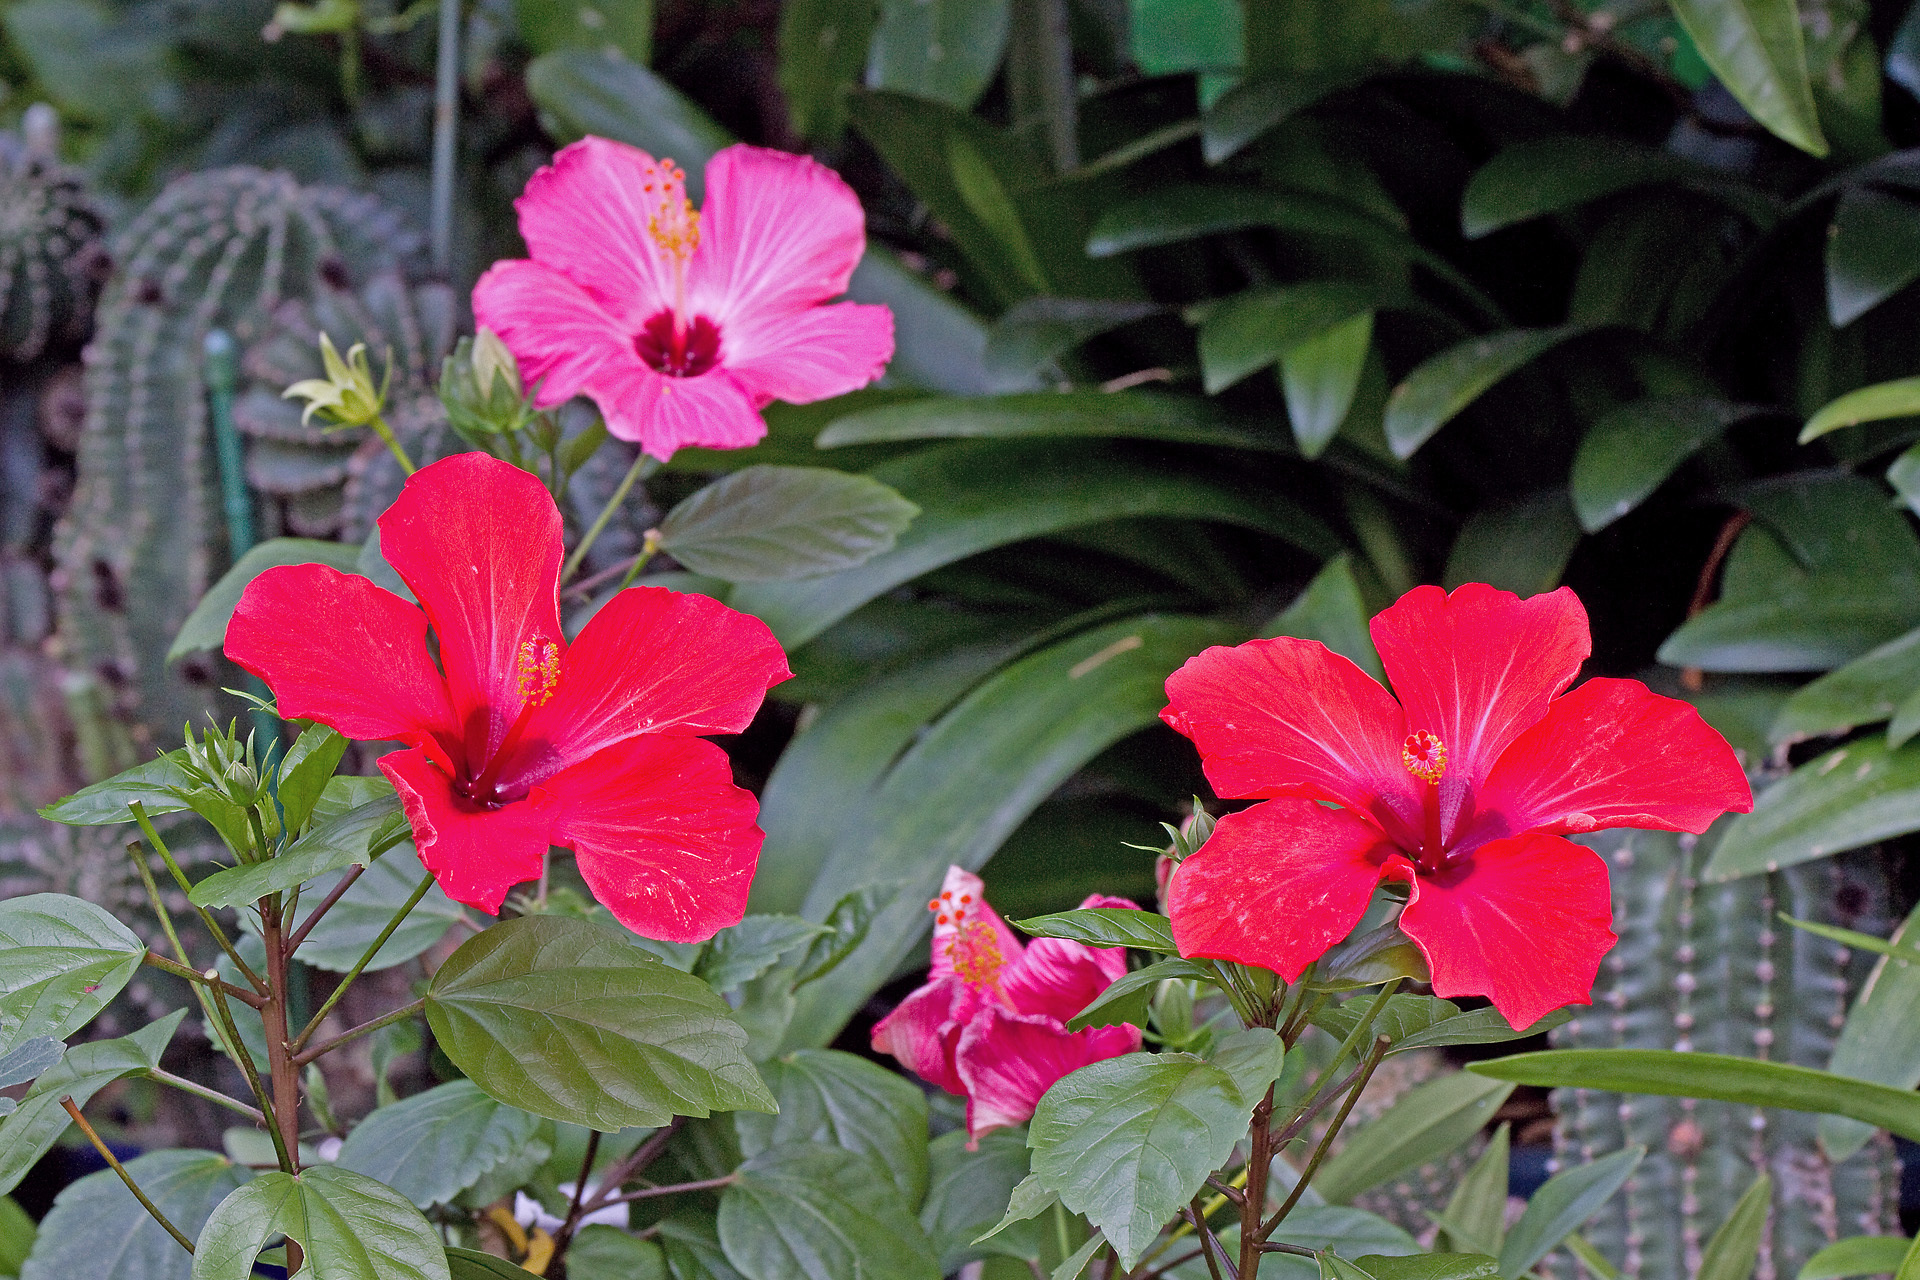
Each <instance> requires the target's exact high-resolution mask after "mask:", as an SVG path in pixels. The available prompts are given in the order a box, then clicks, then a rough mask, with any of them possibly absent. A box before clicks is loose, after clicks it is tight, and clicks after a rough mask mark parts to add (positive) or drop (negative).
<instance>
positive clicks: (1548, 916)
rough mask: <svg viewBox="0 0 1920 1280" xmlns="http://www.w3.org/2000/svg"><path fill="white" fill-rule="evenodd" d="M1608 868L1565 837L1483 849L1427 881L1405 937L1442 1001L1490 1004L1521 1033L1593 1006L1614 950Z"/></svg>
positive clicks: (1405, 920)
mask: <svg viewBox="0 0 1920 1280" xmlns="http://www.w3.org/2000/svg"><path fill="white" fill-rule="evenodd" d="M1612 924H1613V908H1612V900H1611V897H1610V895H1609V892H1608V888H1607V864H1606V863H1605V862H1603V861H1602V860H1601V858H1600V855H1599V854H1597V853H1595V852H1594V851H1593V850H1591V849H1587V848H1583V847H1581V846H1580V845H1577V844H1574V843H1573V842H1572V841H1571V840H1562V839H1561V838H1560V837H1558V836H1544V835H1523V836H1516V837H1514V838H1512V839H1509V840H1495V841H1493V842H1492V843H1491V844H1484V845H1481V846H1480V847H1479V848H1478V849H1476V850H1474V851H1473V853H1472V855H1471V856H1470V857H1469V858H1468V859H1467V860H1466V861H1465V862H1464V863H1462V864H1459V865H1457V866H1454V867H1452V868H1449V869H1448V870H1446V871H1443V872H1441V873H1439V874H1437V875H1426V874H1422V875H1421V876H1420V877H1419V879H1418V881H1417V882H1416V883H1415V885H1414V889H1413V897H1412V898H1411V899H1410V900H1409V901H1408V903H1407V906H1406V910H1404V911H1402V912H1401V913H1400V927H1401V929H1402V930H1404V931H1405V932H1406V935H1407V936H1408V937H1409V938H1412V939H1413V940H1414V942H1415V943H1416V944H1418V945H1419V947H1420V950H1421V951H1422V952H1424V953H1425V954H1426V957H1427V963H1428V965H1429V966H1430V967H1431V968H1432V970H1433V992H1434V994H1435V995H1438V996H1487V997H1488V998H1490V999H1491V1000H1492V1001H1493V1005H1494V1007H1495V1008H1496V1009H1498V1010H1499V1011H1500V1016H1501V1017H1503V1018H1505V1019H1506V1020H1507V1021H1508V1022H1509V1023H1510V1024H1512V1025H1513V1026H1515V1027H1526V1026H1530V1025H1532V1024H1533V1023H1535V1022H1538V1021H1539V1020H1540V1019H1541V1018H1543V1017H1545V1016H1546V1015H1547V1014H1549V1013H1552V1012H1553V1011H1554V1010H1555V1009H1558V1008H1561V1007H1562V1006H1564V1005H1569V1004H1588V1003H1590V1002H1591V995H1592V992H1593V979H1594V975H1595V974H1596V973H1598V972H1599V971H1600V960H1601V958H1602V957H1603V956H1605V955H1606V954H1607V951H1608V950H1609V949H1610V948H1611V947H1612V946H1613V944H1614V941H1615V938H1614V934H1613V929H1612V927H1611V926H1612Z"/></svg>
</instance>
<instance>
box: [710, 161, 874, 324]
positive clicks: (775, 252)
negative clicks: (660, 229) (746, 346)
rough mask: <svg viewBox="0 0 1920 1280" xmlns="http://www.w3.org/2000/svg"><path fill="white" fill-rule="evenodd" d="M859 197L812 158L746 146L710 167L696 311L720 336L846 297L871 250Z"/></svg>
mask: <svg viewBox="0 0 1920 1280" xmlns="http://www.w3.org/2000/svg"><path fill="white" fill-rule="evenodd" d="M866 247H867V232H866V215H865V214H864V213H863V212H862V211H861V208H860V197H858V196H856V195H855V194H854V193H853V188H852V187H849V186H848V185H847V184H846V183H845V182H844V181H842V180H841V178H840V175H839V174H837V173H835V172H834V171H833V170H831V169H829V168H827V167H826V166H825V165H823V164H821V163H819V162H818V161H817V160H814V159H812V158H811V157H809V156H796V155H791V154H789V153H788V152H785V151H772V150H768V149H767V148H765V147H750V146H747V145H745V144H738V145H735V146H731V147H728V148H726V149H725V150H724V151H722V152H720V153H719V154H718V155H716V156H715V157H714V158H713V159H712V160H711V161H709V162H708V164H707V197H706V204H705V206H704V207H703V208H702V209H701V210H700V247H699V248H698V249H696V250H694V254H693V259H692V261H690V262H689V263H688V264H687V294H688V302H689V306H690V309H691V310H692V311H693V312H694V313H695V314H697V315H708V316H712V317H713V318H714V319H715V320H716V321H717V322H718V323H719V325H720V329H721V333H722V335H723V340H724V335H725V334H726V332H727V330H728V329H729V327H730V326H731V325H733V324H735V323H738V322H740V321H741V320H744V319H755V318H757V317H759V316H761V315H770V316H780V315H785V314H788V313H791V312H795V311H799V310H802V309H803V308H806V307H810V306H813V305H815V304H816V303H821V302H825V301H827V300H828V299H829V298H837V297H839V296H840V295H841V294H843V293H845V292H846V291H847V281H848V279H849V278H851V277H852V275H853V269H854V267H856V266H858V265H859V263H860V256H861V254H863V253H865V252H866Z"/></svg>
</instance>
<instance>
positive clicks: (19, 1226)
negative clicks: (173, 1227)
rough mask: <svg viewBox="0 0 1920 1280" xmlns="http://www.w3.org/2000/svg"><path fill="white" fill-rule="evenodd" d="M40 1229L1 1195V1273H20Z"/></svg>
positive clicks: (17, 1206) (10, 1200) (5, 1274)
mask: <svg viewBox="0 0 1920 1280" xmlns="http://www.w3.org/2000/svg"><path fill="white" fill-rule="evenodd" d="M38 1230H39V1228H38V1227H37V1226H35V1224H34V1221H33V1219H32V1218H29V1217H28V1216H27V1213H26V1210H24V1209H22V1208H21V1207H20V1206H19V1205H18V1204H15V1203H14V1201H13V1197H11V1196H0V1275H3V1276H17V1275H19V1274H20V1267H21V1265H22V1264H23V1263H25V1262H26V1260H27V1255H28V1254H29V1253H31V1252H32V1251H33V1245H34V1236H35V1234H36V1233H37V1231H38ZM174 1247H175V1248H178V1247H179V1246H178V1245H175V1246H174ZM63 1274H67V1275H71V1274H73V1273H72V1272H65V1273H63Z"/></svg>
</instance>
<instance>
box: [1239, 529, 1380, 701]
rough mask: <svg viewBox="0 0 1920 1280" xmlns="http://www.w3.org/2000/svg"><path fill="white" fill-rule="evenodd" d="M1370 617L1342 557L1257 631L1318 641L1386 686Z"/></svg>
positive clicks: (1350, 562) (1347, 562) (1347, 561)
mask: <svg viewBox="0 0 1920 1280" xmlns="http://www.w3.org/2000/svg"><path fill="white" fill-rule="evenodd" d="M1370 614H1371V610H1369V609H1368V608H1367V601H1366V597H1365V595H1364V594H1363V593H1362V592H1361V590H1360V582H1359V580H1358V579H1357V578H1356V577H1355V576H1354V572H1353V560H1352V558H1351V557H1349V556H1347V555H1345V554H1342V555H1337V556H1335V557H1334V558H1333V559H1331V560H1329V561H1327V563H1326V564H1325V565H1324V566H1322V567H1321V570H1320V572H1319V573H1317V574H1315V575H1314V577H1313V581H1312V582H1309V583H1308V584H1307V586H1306V590H1304V591H1302V592H1301V593H1300V594H1299V595H1297V596H1295V597H1294V598H1293V603H1292V604H1290V605H1288V606H1287V607H1286V609H1285V610H1283V611H1282V612H1281V613H1280V615H1279V616H1278V617H1276V618H1274V620H1273V621H1272V622H1269V623H1268V624H1267V625H1266V626H1264V627H1262V628H1260V634H1261V635H1263V636H1298V637H1299V638H1300V639H1302V640H1318V641H1319V642H1320V643H1321V644H1324V645H1325V646H1327V648H1329V649H1331V650H1333V651H1334V652H1335V653H1337V654H1339V655H1340V656H1341V657H1343V658H1347V659H1349V660H1350V661H1352V662H1353V663H1354V664H1355V665H1356V666H1358V667H1359V668H1360V669H1361V670H1362V671H1365V672H1366V673H1367V674H1368V675H1370V676H1372V677H1373V678H1374V679H1375V680H1378V681H1379V682H1380V683H1382V684H1385V683H1386V682H1387V673H1386V669H1385V668H1384V667H1382V666H1381V665H1380V655H1379V654H1378V653H1376V652H1375V651H1374V648H1373V635H1372V633H1371V632H1369V631H1368V630H1367V619H1368V617H1369V616H1370Z"/></svg>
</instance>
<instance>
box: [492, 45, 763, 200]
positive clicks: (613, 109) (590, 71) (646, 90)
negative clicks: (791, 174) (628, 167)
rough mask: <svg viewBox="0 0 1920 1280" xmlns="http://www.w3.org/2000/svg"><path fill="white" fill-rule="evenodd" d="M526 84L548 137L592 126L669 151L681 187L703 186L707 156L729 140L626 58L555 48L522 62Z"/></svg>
mask: <svg viewBox="0 0 1920 1280" xmlns="http://www.w3.org/2000/svg"><path fill="white" fill-rule="evenodd" d="M526 83H527V92H528V93H529V94H530V95H532V97H533V100H534V103H535V104H536V105H537V106H538V107H539V109H540V120H541V124H542V125H543V126H544V127H545V128H546V131H547V133H548V134H549V135H550V136H551V137H552V138H553V140H554V142H555V143H564V142H573V141H575V140H576V139H579V138H584V137H586V136H587V135H588V134H594V135H596V136H598V137H602V138H612V139H614V140H615V141H617V142H625V143H628V144H629V145H631V146H636V147H641V148H644V149H645V150H647V151H650V152H652V153H653V154H654V155H656V156H672V157H673V158H674V159H675V160H677V161H678V162H679V163H680V164H681V165H682V166H684V167H685V169H686V171H687V195H688V196H689V197H690V198H692V199H694V200H696V201H697V200H699V199H700V198H701V195H702V193H703V192H704V190H705V186H706V184H705V174H704V173H703V170H704V169H705V168H706V163H707V161H708V160H711V159H712V158H713V155H714V153H715V152H717V151H719V150H720V149H721V148H722V147H725V146H726V145H728V144H729V143H731V142H732V141H733V138H732V137H731V136H730V135H728V133H727V131H726V130H725V129H722V128H721V127H720V126H719V125H717V124H715V123H714V122H713V120H712V118H711V117H709V116H708V115H707V114H706V112H704V111H702V110H701V109H700V108H699V107H697V106H694V105H693V103H692V102H690V101H689V100H688V99H686V98H683V97H682V96H681V95H680V94H679V92H678V91H677V90H675V89H674V88H673V87H672V86H671V85H669V84H668V83H667V82H666V81H665V80H663V79H661V78H660V77H659V76H656V75H654V74H653V73H652V72H651V71H649V70H647V69H646V68H645V67H643V66H641V65H640V64H639V63H637V62H635V61H633V60H632V59H630V58H625V57H622V56H620V55H618V54H612V53H607V52H604V51H590V50H586V49H561V50H558V51H556V52H553V53H548V54H544V55H542V56H540V57H538V58H535V59H534V60H533V61H532V62H531V63H529V64H528V66H527V80H526Z"/></svg>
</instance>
